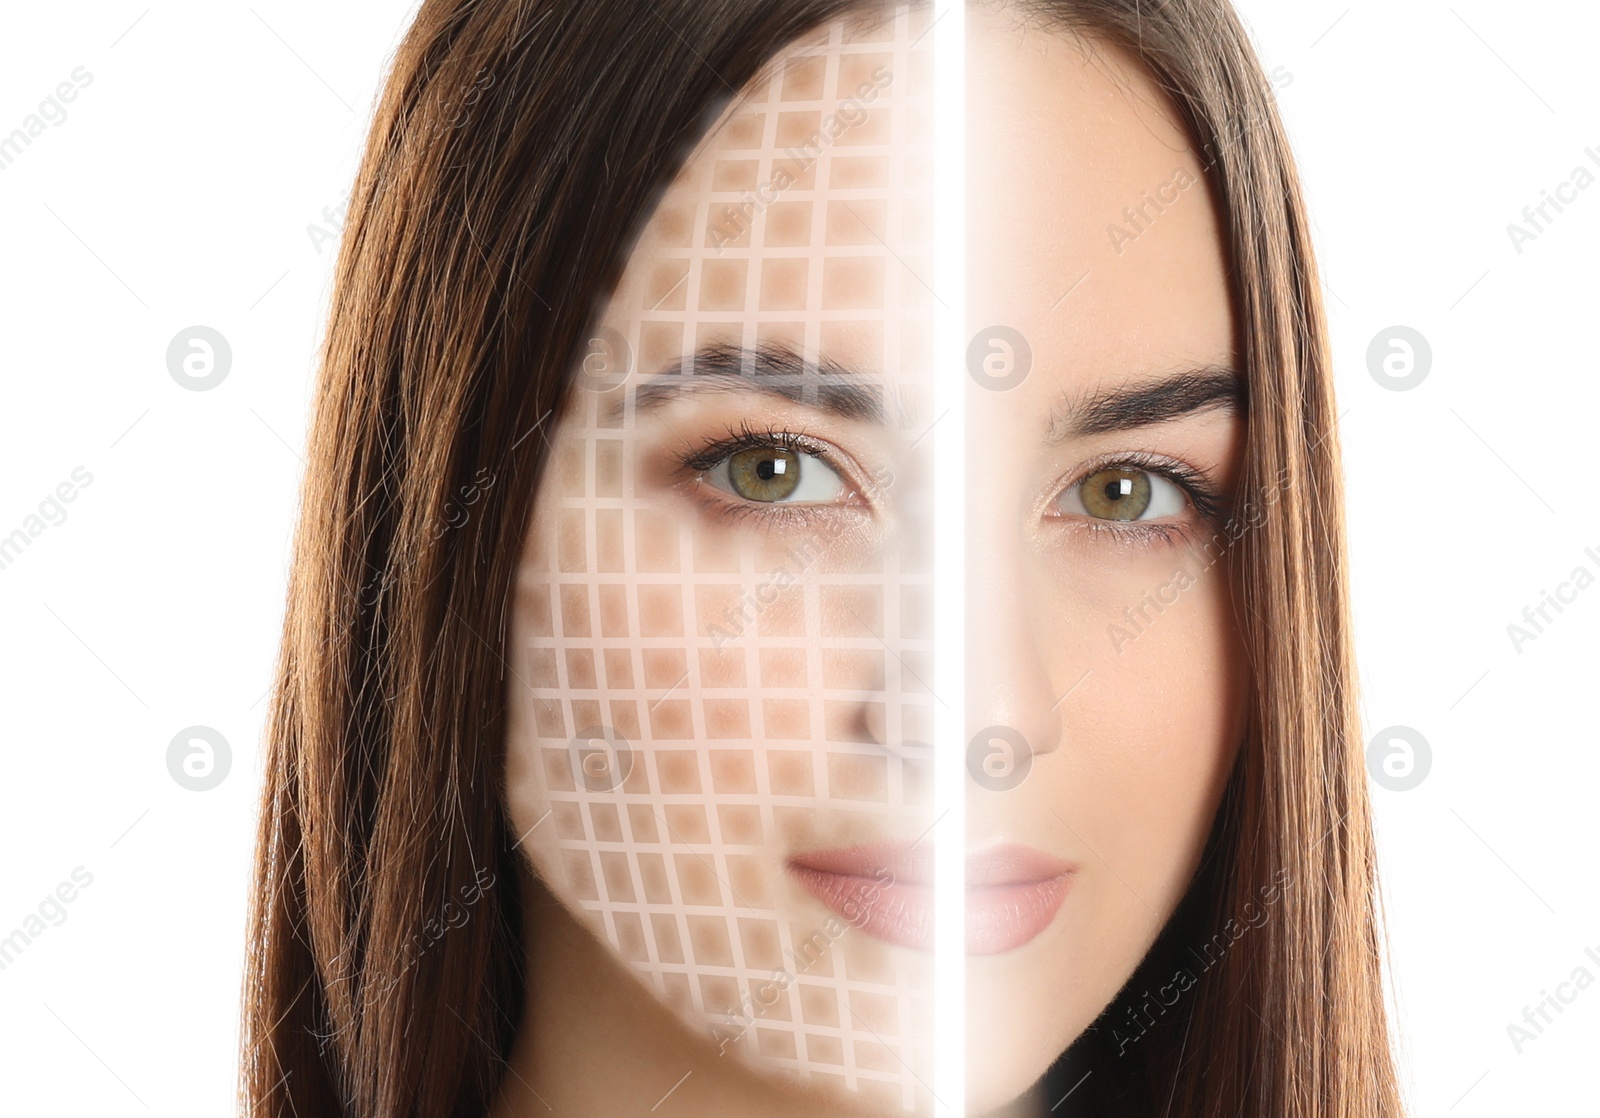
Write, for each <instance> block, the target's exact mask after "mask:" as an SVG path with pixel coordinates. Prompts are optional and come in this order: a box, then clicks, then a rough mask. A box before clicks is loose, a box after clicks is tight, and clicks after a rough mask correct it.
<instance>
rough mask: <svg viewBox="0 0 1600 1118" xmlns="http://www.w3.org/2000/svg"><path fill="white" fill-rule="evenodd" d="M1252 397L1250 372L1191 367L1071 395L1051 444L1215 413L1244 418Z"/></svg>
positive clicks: (1053, 424)
mask: <svg viewBox="0 0 1600 1118" xmlns="http://www.w3.org/2000/svg"><path fill="white" fill-rule="evenodd" d="M1246 399H1247V397H1246V394H1245V379H1244V374H1243V373H1241V372H1239V370H1237V369H1232V368H1229V367H1227V366H1225V365H1205V366H1201V367H1200V368H1195V369H1185V370H1183V371H1182V372H1177V373H1170V374H1168V375H1166V376H1163V377H1159V378H1156V379H1154V380H1141V381H1136V382H1134V383H1132V384H1121V385H1118V386H1117V387H1115V388H1109V389H1099V390H1096V391H1094V392H1090V393H1088V394H1087V395H1081V396H1073V397H1069V398H1068V399H1067V400H1066V401H1064V402H1063V404H1062V406H1061V407H1060V409H1058V410H1057V411H1056V412H1055V413H1054V414H1052V416H1051V419H1050V428H1049V430H1048V431H1047V432H1046V434H1045V442H1046V443H1049V444H1051V445H1054V444H1056V443H1060V442H1065V441H1066V440H1068V439H1081V438H1086V437H1087V436H1089V435H1102V434H1105V433H1106V432H1108V431H1123V430H1128V429H1130V428H1134V427H1147V426H1150V425H1151V424H1155V423H1166V422H1168V421H1170V420H1173V419H1181V418H1183V417H1184V416H1189V415H1195V414H1197V413H1199V412H1205V411H1212V410H1223V411H1229V412H1233V413H1235V414H1243V412H1244V410H1245V404H1246Z"/></svg>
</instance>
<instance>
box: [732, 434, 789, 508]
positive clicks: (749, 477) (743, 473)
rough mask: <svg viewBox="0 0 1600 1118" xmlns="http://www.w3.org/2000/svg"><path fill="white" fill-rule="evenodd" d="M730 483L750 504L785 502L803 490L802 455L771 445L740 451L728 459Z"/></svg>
mask: <svg viewBox="0 0 1600 1118" xmlns="http://www.w3.org/2000/svg"><path fill="white" fill-rule="evenodd" d="M728 482H729V484H730V485H731V486H732V488H733V491H734V492H735V493H737V494H738V495H739V496H741V497H743V498H744V499H745V500H747V501H762V502H766V503H771V502H774V501H782V500H785V499H787V498H788V497H789V496H790V495H791V494H793V493H794V491H795V490H796V489H798V488H799V487H800V455H799V454H797V453H796V452H794V451H792V450H784V449H783V448H781V447H769V446H758V447H750V448H749V449H747V450H741V451H738V452H736V453H734V454H733V455H731V456H730V457H729V458H728Z"/></svg>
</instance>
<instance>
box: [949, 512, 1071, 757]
mask: <svg viewBox="0 0 1600 1118" xmlns="http://www.w3.org/2000/svg"><path fill="white" fill-rule="evenodd" d="M994 527H995V530H994V531H989V532H983V533H975V534H974V542H973V544H972V545H971V546H970V548H969V551H968V558H967V577H968V583H967V672H966V676H967V723H968V730H967V733H968V741H969V750H968V758H969V768H973V769H974V772H973V777H974V779H976V780H978V781H979V783H985V781H984V779H983V774H985V773H986V774H987V775H989V776H991V777H994V778H995V780H996V781H997V782H998V783H997V784H996V786H997V787H998V786H1003V784H1004V777H1005V775H1006V773H1007V772H1008V771H1009V772H1015V771H1018V770H1020V771H1023V772H1025V771H1026V767H1027V766H1028V765H1029V764H1031V761H1032V758H1033V757H1035V756H1038V755H1040V754H1046V753H1052V752H1054V751H1055V750H1056V748H1057V747H1058V746H1059V745H1060V744H1061V735H1062V717H1061V705H1062V704H1061V695H1059V694H1058V693H1057V691H1056V687H1055V682H1056V681H1055V680H1053V679H1052V677H1051V672H1050V666H1051V663H1052V660H1058V659H1060V657H1053V656H1052V655H1051V648H1050V647H1049V645H1048V643H1047V642H1049V641H1050V640H1051V638H1052V634H1051V631H1050V627H1049V625H1048V624H1047V623H1046V622H1045V617H1046V607H1045V599H1046V598H1047V597H1048V592H1047V589H1046V588H1045V587H1043V586H1041V585H1036V583H1037V581H1038V577H1037V574H1036V573H1034V572H1031V571H1030V569H1029V564H1028V563H1027V555H1026V547H1025V545H1024V543H1023V541H1022V540H1021V538H1020V533H1019V532H1018V530H1017V526H1016V525H1014V524H1013V525H1010V526H1008V527H1009V530H1006V529H1005V528H1001V526H1000V525H998V524H997V525H995V526H994ZM1057 636H1058V637H1059V634H1057ZM1008 766H1009V768H1008ZM980 770H981V771H980Z"/></svg>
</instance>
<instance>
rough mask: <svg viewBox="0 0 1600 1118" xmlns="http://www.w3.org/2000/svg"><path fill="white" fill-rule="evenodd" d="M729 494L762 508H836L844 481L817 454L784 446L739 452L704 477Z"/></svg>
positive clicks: (843, 492) (747, 449)
mask: <svg viewBox="0 0 1600 1118" xmlns="http://www.w3.org/2000/svg"><path fill="white" fill-rule="evenodd" d="M702 476H703V477H704V478H705V480H706V483H707V484H709V485H711V486H712V487H713V488H715V489H720V490H722V491H723V492H725V493H731V494H733V495H734V496H735V497H739V498H741V499H743V500H746V501H753V502H756V503H758V504H767V505H776V504H815V505H823V504H834V503H836V502H838V501H839V500H840V499H841V498H843V497H844V496H846V495H847V492H848V488H847V486H846V485H845V483H844V479H843V478H841V477H840V476H839V475H838V474H837V473H835V472H834V470H833V468H832V467H830V466H829V465H828V464H827V463H826V462H824V461H823V460H822V459H821V458H820V457H819V456H817V455H815V454H807V453H806V452H805V451H802V450H793V449H790V448H788V447H780V446H754V447H746V448H745V449H743V450H736V451H734V452H733V453H732V454H729V455H728V456H727V457H726V458H724V459H722V460H721V461H720V462H718V463H717V464H716V465H714V466H712V467H711V468H710V469H709V470H707V471H706V472H705V473H704V474H703V475H702Z"/></svg>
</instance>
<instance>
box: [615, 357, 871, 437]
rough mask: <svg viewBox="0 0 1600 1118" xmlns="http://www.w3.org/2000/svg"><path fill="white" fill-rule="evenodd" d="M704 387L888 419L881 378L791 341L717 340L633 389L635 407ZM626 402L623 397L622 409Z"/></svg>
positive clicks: (659, 403)
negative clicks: (805, 352) (812, 354)
mask: <svg viewBox="0 0 1600 1118" xmlns="http://www.w3.org/2000/svg"><path fill="white" fill-rule="evenodd" d="M703 392H757V393H761V394H763V395H768V396H779V397H782V398H783V399H785V400H789V401H792V402H793V403H797V404H802V405H804V406H806V407H811V408H817V409H818V410H820V411H825V412H828V413H830V414H832V415H836V416H838V417H840V418H841V419H851V420H858V421H860V422H864V423H874V424H879V425H881V424H884V423H886V422H887V421H888V420H887V413H886V412H885V409H884V400H883V397H884V389H883V385H882V383H881V382H879V381H877V380H876V379H875V378H873V377H870V376H867V375H865V374H863V373H861V372H859V371H857V370H855V369H852V368H850V367H848V366H846V365H842V364H840V363H838V362H836V361H832V360H829V359H828V358H825V357H824V358H821V359H819V360H816V361H808V360H806V359H805V358H804V357H802V356H801V355H800V354H799V353H797V352H795V351H794V350H793V349H790V348H788V347H787V346H781V345H773V344H770V343H769V344H765V345H761V346H757V347H756V348H754V349H748V348H745V347H742V346H732V345H712V346H705V347H703V348H701V349H698V350H696V351H695V352H694V353H692V354H690V355H688V356H686V357H684V358H682V359H681V360H678V361H674V362H673V363H672V364H670V365H667V366H666V367H664V368H662V369H661V370H660V371H659V372H657V373H656V374H655V375H653V376H652V377H650V379H648V380H646V381H644V382H643V383H641V384H639V385H637V386H636V387H635V388H634V390H633V406H634V409H635V411H648V410H650V409H653V408H659V407H662V406H664V405H666V404H668V403H671V402H672V401H674V400H680V399H684V398H685V397H690V396H694V395H697V394H699V393H703ZM622 407H623V402H622V401H618V404H617V407H616V409H615V410H616V411H617V412H619V413H620V411H621V409H622Z"/></svg>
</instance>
